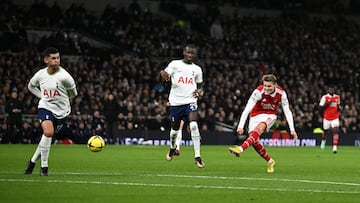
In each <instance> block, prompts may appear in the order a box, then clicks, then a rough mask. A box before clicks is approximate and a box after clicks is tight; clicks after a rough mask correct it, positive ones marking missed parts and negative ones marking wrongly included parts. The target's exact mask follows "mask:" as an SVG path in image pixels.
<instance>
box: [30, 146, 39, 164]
mask: <svg viewBox="0 0 360 203" xmlns="http://www.w3.org/2000/svg"><path fill="white" fill-rule="evenodd" d="M39 158H40V146H39V145H38V146H37V148H36V150H35V152H34V154H33V156H32V157H31V162H33V163H35V162H36V161H37V160H39Z"/></svg>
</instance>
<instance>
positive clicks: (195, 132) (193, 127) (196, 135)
mask: <svg viewBox="0 0 360 203" xmlns="http://www.w3.org/2000/svg"><path fill="white" fill-rule="evenodd" d="M189 126H190V132H191V139H192V141H193V144H194V153H195V158H196V157H200V132H199V127H198V124H197V122H196V121H191V122H190V124H189Z"/></svg>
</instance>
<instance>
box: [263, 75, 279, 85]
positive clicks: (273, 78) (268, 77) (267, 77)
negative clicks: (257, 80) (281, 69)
mask: <svg viewBox="0 0 360 203" xmlns="http://www.w3.org/2000/svg"><path fill="white" fill-rule="evenodd" d="M262 81H263V82H264V81H266V82H272V83H273V84H276V83H277V78H276V76H275V75H273V74H267V75H263V77H262Z"/></svg>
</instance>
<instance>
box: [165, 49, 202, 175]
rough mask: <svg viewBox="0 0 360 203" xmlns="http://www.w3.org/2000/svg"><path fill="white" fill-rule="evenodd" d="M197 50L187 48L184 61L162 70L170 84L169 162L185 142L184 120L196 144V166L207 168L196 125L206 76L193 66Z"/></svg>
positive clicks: (170, 64) (197, 67) (174, 61)
mask: <svg viewBox="0 0 360 203" xmlns="http://www.w3.org/2000/svg"><path fill="white" fill-rule="evenodd" d="M196 54H197V49H196V47H195V46H194V45H191V44H189V45H186V46H185V48H184V50H183V55H184V58H183V59H181V60H173V61H171V62H170V63H169V64H168V66H167V67H166V68H165V69H164V70H161V71H160V75H161V77H162V78H163V79H164V80H165V81H171V89H170V94H169V106H170V107H169V108H170V122H171V130H170V150H169V151H168V153H167V154H166V159H167V160H168V161H171V160H172V159H173V156H179V155H180V151H179V145H180V143H181V139H182V129H181V128H180V124H181V122H182V121H184V122H185V123H186V122H187V121H188V122H189V127H190V135H191V139H192V141H193V144H194V154H195V164H196V165H197V166H198V167H199V168H204V167H205V164H204V162H203V161H202V160H201V156H200V139H201V137H200V132H199V127H198V123H197V109H198V105H197V100H198V98H199V97H201V96H202V95H203V90H202V82H203V73H202V70H201V67H200V66H198V65H196V64H195V63H194V60H195V58H196Z"/></svg>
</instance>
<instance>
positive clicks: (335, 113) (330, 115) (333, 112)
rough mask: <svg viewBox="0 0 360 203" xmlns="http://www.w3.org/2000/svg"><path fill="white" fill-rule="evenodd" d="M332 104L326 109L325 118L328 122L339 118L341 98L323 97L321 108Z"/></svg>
mask: <svg viewBox="0 0 360 203" xmlns="http://www.w3.org/2000/svg"><path fill="white" fill-rule="evenodd" d="M329 102H331V103H330V105H328V106H326V107H325V108H324V118H325V119H326V120H334V119H337V118H339V105H340V96H339V95H336V94H334V95H330V94H326V95H323V96H322V97H321V99H320V103H319V105H320V106H325V104H327V103H329Z"/></svg>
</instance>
